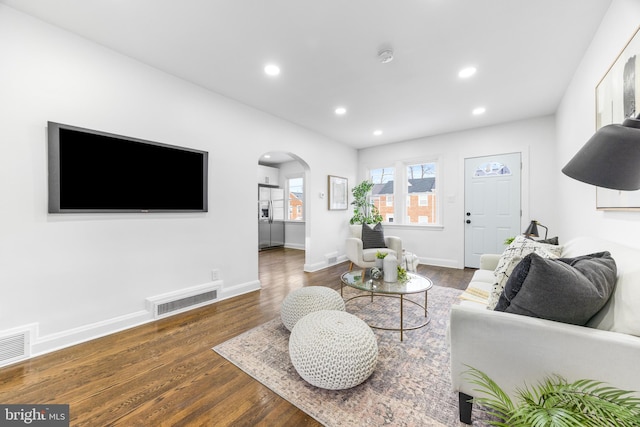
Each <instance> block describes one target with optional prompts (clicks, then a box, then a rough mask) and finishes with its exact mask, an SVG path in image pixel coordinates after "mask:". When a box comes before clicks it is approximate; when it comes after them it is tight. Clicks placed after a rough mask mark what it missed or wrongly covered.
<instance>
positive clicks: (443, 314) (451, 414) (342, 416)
mask: <svg viewBox="0 0 640 427" xmlns="http://www.w3.org/2000/svg"><path fill="white" fill-rule="evenodd" d="M358 292H359V291H357V290H355V289H351V288H346V287H345V289H344V296H345V298H347V299H348V298H350V297H353V296H356V295H358ZM461 293H462V291H459V290H456V289H450V288H443V287H438V286H434V287H433V288H432V289H431V290H430V291H429V293H428V309H429V317H430V319H431V320H430V322H429V324H428V325H427V326H425V327H424V328H420V329H416V330H412V331H405V333H404V341H402V342H401V341H400V334H399V333H398V332H394V331H384V330H379V329H374V330H373V331H374V333H375V335H376V337H377V339H378V349H379V354H378V363H377V366H376V370H375V372H374V373H373V374H372V375H371V377H369V379H368V380H367V381H365V382H364V383H362V384H360V385H359V386H356V387H354V388H351V389H348V390H323V389H320V388H317V387H314V386H312V385H310V384H308V383H307V382H306V381H304V380H303V379H302V378H301V377H300V376H299V375H298V373H297V372H296V370H295V368H294V367H293V365H292V364H291V361H290V359H289V351H288V350H289V331H288V330H287V329H286V328H285V327H284V326H283V325H282V322H281V320H280V318H279V317H278V318H276V319H273V320H271V321H269V322H267V323H265V324H263V325H261V326H258V327H256V328H254V329H251V330H249V331H247V332H245V333H243V334H241V335H239V336H237V337H235V338H232V339H231V340H229V341H226V342H224V343H222V344H220V345H218V346H216V347H214V348H213V350H215V351H216V352H217V353H219V354H220V355H221V356H223V357H224V358H226V359H228V360H229V361H230V362H232V363H233V364H235V365H236V366H238V367H239V368H240V369H242V370H243V371H245V372H246V373H248V374H249V375H251V376H252V377H253V378H255V379H256V380H258V381H260V382H261V383H262V384H264V385H265V386H267V387H268V388H270V389H271V390H273V391H274V392H275V393H277V394H278V395H280V396H281V397H283V398H284V399H286V400H288V401H289V402H291V403H292V404H293V405H295V406H296V407H298V408H300V409H301V410H302V411H304V412H306V413H307V414H309V415H310V416H312V417H313V418H315V419H316V420H318V421H319V422H320V423H322V424H324V425H326V426H365V425H366V426H438V427H441V426H446V427H450V426H458V425H464V424H462V423H460V422H459V420H458V395H457V393H453V392H452V391H451V381H450V378H449V352H448V348H447V342H446V329H447V323H448V319H449V311H450V309H451V306H452V305H453V304H456V303H457V302H458V300H459V298H458V296H459V295H460V294H461ZM412 299H414V300H415V301H416V302H419V303H423V302H424V294H422V296H413V297H412ZM346 305H347V311H348V312H350V313H353V314H355V315H357V316H359V317H361V318H362V319H363V320H365V321H366V322H368V323H369V324H372V323H370V322H375V324H377V325H379V326H383V327H397V326H398V322H399V314H400V313H399V300H398V299H394V298H382V297H376V298H374V300H373V302H371V300H370V298H368V297H367V298H355V299H352V300H350V301H348V302H347V304H346ZM423 320H424V310H422V309H421V308H420V307H418V306H417V305H415V304H411V303H408V304H407V303H405V321H407V322H408V323H412V322H413V324H414V325H419V324H420V322H422V321H423ZM476 406H477V405H474V409H473V425H474V426H487V425H488V422H487V420H489V417H488V415H487V414H485V413H484V412H482V411H481V410H480V409H479V408H477V407H476Z"/></svg>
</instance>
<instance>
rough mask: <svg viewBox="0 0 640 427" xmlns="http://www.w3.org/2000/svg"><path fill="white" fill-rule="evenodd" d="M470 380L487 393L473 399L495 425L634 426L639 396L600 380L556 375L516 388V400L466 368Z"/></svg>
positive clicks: (638, 420) (638, 415)
mask: <svg viewBox="0 0 640 427" xmlns="http://www.w3.org/2000/svg"><path fill="white" fill-rule="evenodd" d="M467 375H469V379H470V380H471V382H472V383H473V384H475V385H477V386H479V387H480V388H479V389H476V390H477V391H480V392H482V393H484V394H486V395H487V396H488V397H480V398H474V399H473V402H474V403H478V404H480V405H482V406H484V407H485V408H488V409H489V413H490V414H491V415H493V416H495V417H496V418H497V419H498V420H499V421H491V422H489V424H491V425H493V426H499V427H556V426H557V427H606V426H611V427H614V426H615V427H638V426H640V398H637V397H634V392H631V391H625V390H620V389H617V388H615V387H610V386H607V385H605V384H604V383H602V382H600V381H593V380H578V381H575V382H573V383H569V382H567V380H565V379H564V378H562V377H560V376H558V375H556V376H553V377H549V378H546V379H544V380H543V381H542V382H540V383H539V384H538V385H537V386H535V387H531V388H530V387H529V386H525V387H524V388H521V389H518V391H517V395H518V398H519V401H518V402H513V401H512V400H511V399H510V398H509V396H507V394H506V393H505V392H504V391H503V390H502V389H501V388H500V387H499V386H498V385H497V384H496V383H495V382H494V381H493V380H492V379H491V378H489V377H488V376H487V375H486V374H485V373H483V372H481V371H479V370H477V369H475V368H470V369H469V370H468V371H467Z"/></svg>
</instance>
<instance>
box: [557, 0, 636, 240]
mask: <svg viewBox="0 0 640 427" xmlns="http://www.w3.org/2000/svg"><path fill="white" fill-rule="evenodd" d="M639 23H640V2H639V1H637V0H614V1H613V2H612V4H611V7H610V8H609V11H608V12H607V14H606V15H605V17H604V19H603V21H602V23H601V25H600V28H599V29H598V31H597V33H596V35H595V36H594V39H593V41H592V43H591V45H590V47H589V49H588V50H587V52H586V53H585V55H584V57H583V59H582V62H581V64H580V66H579V67H578V69H577V70H576V73H575V75H574V77H573V79H572V82H571V84H570V85H569V87H568V89H567V91H566V93H565V96H564V97H563V100H562V103H561V105H560V108H559V109H558V113H557V139H558V148H557V155H556V159H557V164H556V165H555V169H556V171H557V172H556V174H557V177H556V180H557V188H558V196H559V197H558V201H559V204H558V208H559V211H560V212H562V215H561V217H560V218H561V222H560V224H559V225H560V234H561V237H562V238H563V239H564V240H567V239H569V238H572V237H576V236H582V235H593V236H598V237H602V238H606V239H609V240H614V241H617V242H621V243H625V244H627V245H631V246H635V247H638V246H640V243H638V242H640V212H612V211H597V210H596V208H595V206H596V191H595V187H593V186H591V185H588V184H584V183H582V182H579V181H576V180H573V179H571V178H568V177H567V176H565V175H563V174H562V173H561V172H560V171H561V169H562V167H564V165H565V164H566V163H567V162H568V161H569V160H570V159H571V158H572V157H573V155H574V154H575V153H576V152H577V151H578V150H579V149H580V148H581V147H582V146H583V145H584V144H585V143H586V142H587V140H588V139H589V138H590V137H591V136H592V135H593V133H594V132H595V126H596V125H595V117H596V113H595V105H596V101H595V87H596V85H597V84H598V82H599V81H600V80H601V79H602V77H603V76H604V75H605V73H606V72H607V69H608V68H609V67H610V66H611V64H612V63H613V62H614V60H615V59H616V57H617V56H618V55H619V54H620V52H621V51H622V49H623V48H624V46H625V45H626V43H627V42H628V41H629V39H630V38H631V36H632V35H633V34H634V33H635V31H636V29H637V28H638V25H639ZM638 167H640V165H638Z"/></svg>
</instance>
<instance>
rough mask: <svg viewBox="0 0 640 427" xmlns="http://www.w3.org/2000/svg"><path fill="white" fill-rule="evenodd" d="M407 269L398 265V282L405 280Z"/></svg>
mask: <svg viewBox="0 0 640 427" xmlns="http://www.w3.org/2000/svg"><path fill="white" fill-rule="evenodd" d="M407 278H408V277H407V270H405V269H404V268H402V267H401V266H398V282H404V281H406V280H407Z"/></svg>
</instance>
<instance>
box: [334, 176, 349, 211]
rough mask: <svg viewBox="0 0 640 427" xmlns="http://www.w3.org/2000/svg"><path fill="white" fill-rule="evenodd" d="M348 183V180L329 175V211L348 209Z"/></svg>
mask: <svg viewBox="0 0 640 427" xmlns="http://www.w3.org/2000/svg"><path fill="white" fill-rule="evenodd" d="M347 182H348V181H347V178H341V177H339V176H332V175H329V210H345V209H347V207H348V202H347Z"/></svg>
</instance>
